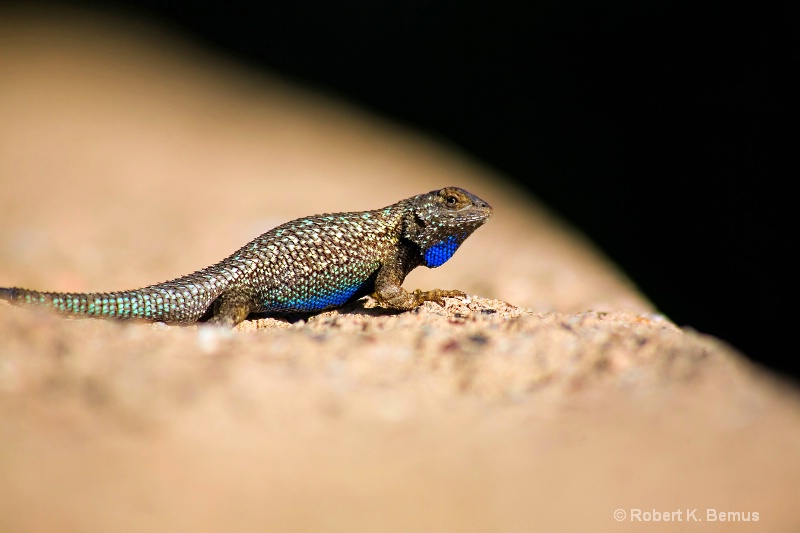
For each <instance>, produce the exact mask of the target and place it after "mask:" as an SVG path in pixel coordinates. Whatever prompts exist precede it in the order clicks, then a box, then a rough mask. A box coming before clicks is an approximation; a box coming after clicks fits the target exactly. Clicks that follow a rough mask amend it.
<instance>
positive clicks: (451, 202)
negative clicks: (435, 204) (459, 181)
mask: <svg viewBox="0 0 800 533" xmlns="http://www.w3.org/2000/svg"><path fill="white" fill-rule="evenodd" d="M444 202H445V203H446V204H447V205H449V206H450V207H453V206H454V205H456V204H457V203H458V198H456V197H455V196H453V195H452V194H451V195H450V196H448V197H447V198H445V199H444Z"/></svg>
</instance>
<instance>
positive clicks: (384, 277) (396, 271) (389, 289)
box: [372, 261, 466, 311]
mask: <svg viewBox="0 0 800 533" xmlns="http://www.w3.org/2000/svg"><path fill="white" fill-rule="evenodd" d="M401 263H402V261H389V262H386V263H384V264H383V266H381V269H380V270H379V271H378V275H377V277H376V279H375V293H374V294H373V295H372V296H373V297H374V298H375V299H376V300H377V301H378V304H379V305H380V306H381V307H386V308H389V309H400V310H402V311H407V310H409V309H414V308H416V307H419V306H420V305H422V304H423V303H424V302H434V303H437V304H439V305H440V306H442V307H444V298H445V297H462V298H463V297H464V296H466V294H464V293H463V292H461V291H456V290H445V289H433V290H430V291H422V290H420V289H417V290H415V291H414V292H408V291H407V290H405V289H404V288H403V287H402V285H401V284H402V283H403V280H404V279H405V275H406V272H407V270H405V269H404V268H402V267H401ZM409 270H410V269H409Z"/></svg>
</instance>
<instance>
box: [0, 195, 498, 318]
mask: <svg viewBox="0 0 800 533" xmlns="http://www.w3.org/2000/svg"><path fill="white" fill-rule="evenodd" d="M491 215H492V208H491V207H490V206H489V205H488V204H487V203H486V202H484V201H483V200H481V199H480V198H478V197H477V196H474V195H473V194H471V193H469V192H467V191H465V190H463V189H459V188H456V187H446V188H444V189H441V190H438V191H432V192H430V193H427V194H421V195H418V196H414V197H412V198H408V199H405V200H401V201H400V202H397V203H395V204H392V205H390V206H387V207H384V208H382V209H376V210H373V211H363V212H349V213H335V214H323V215H315V216H310V217H305V218H299V219H297V220H293V221H291V222H287V223H285V224H282V225H280V226H278V227H276V228H274V229H272V230H270V231H267V232H266V233H264V234H262V235H261V236H259V237H257V238H255V239H253V240H252V241H250V242H249V243H248V244H246V245H245V246H243V247H242V248H240V249H239V250H237V251H236V252H235V253H234V254H232V255H230V256H229V257H227V258H226V259H223V260H222V261H220V262H218V263H216V264H214V265H211V266H209V267H207V268H204V269H202V270H198V271H197V272H194V273H192V274H188V275H186V276H183V277H180V278H177V279H174V280H171V281H167V282H164V283H158V284H155V285H149V286H147V287H143V288H141V289H136V290H128V291H120V292H109V293H60V292H40V291H33V290H27V289H21V288H0V299H4V300H9V301H11V302H12V303H14V304H20V305H26V304H31V305H37V304H38V305H44V306H48V307H50V308H53V309H56V310H58V311H60V312H63V313H65V314H68V315H73V316H90V317H98V318H123V319H124V318H139V319H145V320H151V321H158V322H168V323H190V322H196V321H199V320H206V319H208V320H209V321H210V322H212V323H215V324H219V325H225V326H235V325H236V324H238V323H239V322H241V321H243V320H244V319H245V318H246V317H247V315H249V314H250V313H277V314H280V313H311V312H317V311H322V310H325V309H332V308H335V307H340V306H342V305H344V304H346V303H349V302H352V301H354V300H357V299H358V298H361V297H363V296H366V295H368V294H373V295H374V296H375V298H376V300H377V301H378V303H379V304H380V305H381V306H382V307H385V308H390V309H399V310H408V309H413V308H415V307H417V306H419V305H421V304H422V303H423V302H425V301H433V302H436V303H438V304H440V305H443V300H442V298H443V297H446V296H447V297H452V296H464V294H463V293H462V292H461V291H454V290H441V289H434V290H431V291H420V290H416V291H414V292H411V293H410V292H408V291H406V290H405V289H403V287H402V283H403V280H404V279H405V277H406V275H407V274H408V273H409V272H410V271H411V270H413V269H414V268H416V267H418V266H420V265H424V266H427V267H430V268H436V267H438V266H441V265H442V264H444V263H445V262H446V261H447V260H448V259H449V258H450V257H451V256H452V255H453V253H455V251H456V249H457V248H458V247H459V246H460V245H461V244H462V243H463V242H464V240H466V238H467V237H469V235H471V234H472V232H473V231H475V230H476V229H477V228H478V227H480V226H481V225H482V224H483V223H484V222H486V220H488V218H489V217H490V216H491Z"/></svg>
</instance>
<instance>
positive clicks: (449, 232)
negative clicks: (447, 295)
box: [405, 187, 492, 268]
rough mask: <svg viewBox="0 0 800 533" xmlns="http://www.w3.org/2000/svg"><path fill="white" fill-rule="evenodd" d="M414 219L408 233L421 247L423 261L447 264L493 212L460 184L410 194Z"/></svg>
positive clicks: (428, 263) (433, 266) (431, 265)
mask: <svg viewBox="0 0 800 533" xmlns="http://www.w3.org/2000/svg"><path fill="white" fill-rule="evenodd" d="M411 206H412V213H413V219H412V220H406V225H405V237H406V238H407V239H409V240H411V241H412V242H414V243H415V244H417V245H418V246H419V247H420V250H421V252H422V260H423V264H425V265H426V266H428V267H431V268H435V267H438V266H440V265H442V264H444V263H445V262H446V261H447V260H448V259H450V257H451V256H452V255H453V254H454V253H455V251H456V250H457V249H458V247H459V246H460V245H461V243H463V242H464V241H465V240H466V239H467V237H469V236H470V235H471V234H472V232H473V231H475V230H476V229H478V228H479V227H480V226H482V225H483V224H484V223H485V222H486V221H487V220H488V219H489V217H491V216H492V208H491V206H490V205H489V204H487V203H486V202H484V201H483V200H481V199H480V198H478V197H477V196H475V195H474V194H472V193H470V192H467V191H465V190H464V189H459V188H458V187H445V188H444V189H439V190H437V191H431V192H429V193H427V194H421V195H419V196H415V197H414V198H411Z"/></svg>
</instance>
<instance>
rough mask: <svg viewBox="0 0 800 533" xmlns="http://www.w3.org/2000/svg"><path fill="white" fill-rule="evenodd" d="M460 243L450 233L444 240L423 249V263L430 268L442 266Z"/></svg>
mask: <svg viewBox="0 0 800 533" xmlns="http://www.w3.org/2000/svg"><path fill="white" fill-rule="evenodd" d="M459 245H461V243H460V242H459V240H458V239H456V238H455V236H453V235H450V236H449V237H447V238H446V239H445V240H443V241H440V242H437V243H436V244H434V245H432V246H430V247H428V248H427V249H426V250H425V256H424V257H425V265H426V266H428V267H430V268H436V267H439V266H442V265H443V264H445V263H446V262H447V260H448V259H450V258H451V257H453V254H454V253H456V250H458V247H459Z"/></svg>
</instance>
